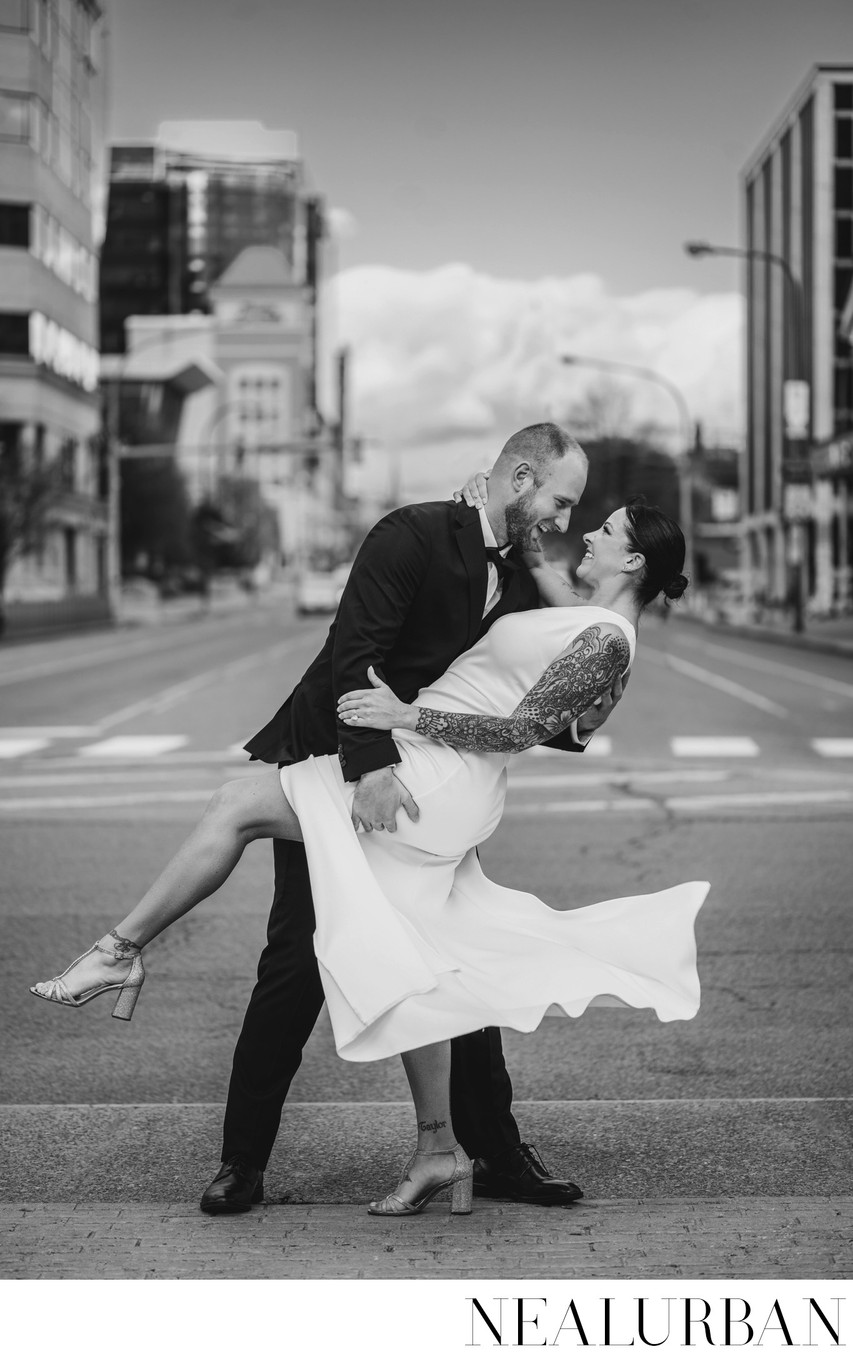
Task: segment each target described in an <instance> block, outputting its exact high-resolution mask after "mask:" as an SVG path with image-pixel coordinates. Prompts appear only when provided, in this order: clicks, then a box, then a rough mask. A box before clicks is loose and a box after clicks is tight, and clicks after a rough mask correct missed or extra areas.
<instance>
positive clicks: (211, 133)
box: [156, 118, 299, 161]
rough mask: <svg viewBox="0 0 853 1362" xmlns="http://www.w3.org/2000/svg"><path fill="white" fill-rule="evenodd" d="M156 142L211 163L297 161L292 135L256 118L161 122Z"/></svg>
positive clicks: (297, 146) (296, 142) (295, 140)
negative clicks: (219, 161) (267, 126)
mask: <svg viewBox="0 0 853 1362" xmlns="http://www.w3.org/2000/svg"><path fill="white" fill-rule="evenodd" d="M156 140H157V142H158V144H159V145H160V146H161V147H164V148H166V149H168V150H169V151H174V152H179V153H180V154H181V155H184V156H203V157H209V158H212V159H215V160H222V161H225V160H235V161H297V160H298V159H299V139H298V137H297V135H296V133H295V132H287V131H284V130H279V129H274V128H266V127H264V125H263V123H259V122H258V121H257V120H256V119H219V118H217V119H188V120H171V121H168V122H165V123H161V124H160V126H159V127H158V129H157V139H156Z"/></svg>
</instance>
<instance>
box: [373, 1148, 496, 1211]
mask: <svg viewBox="0 0 853 1362" xmlns="http://www.w3.org/2000/svg"><path fill="white" fill-rule="evenodd" d="M423 1152H424V1153H426V1152H427V1151H426V1150H425V1151H423ZM429 1152H430V1153H434V1154H453V1155H455V1158H456V1167H455V1168H454V1170H453V1173H452V1175H451V1176H450V1177H449V1178H444V1179H443V1180H442V1181H441V1182H437V1183H435V1184H434V1185H433V1186H432V1187H427V1188H426V1189H425V1190H424V1191H423V1192H421V1195H420V1196H419V1198H418V1200H417V1201H405V1200H404V1199H403V1198H402V1197H401V1196H398V1195H397V1193H396V1192H391V1194H390V1195H389V1196H386V1197H383V1199H382V1200H381V1201H371V1203H370V1205H369V1206H368V1208H367V1214H368V1215H419V1214H420V1212H421V1211H422V1210H423V1209H424V1207H425V1206H428V1205H429V1203H430V1202H431V1201H435V1200H437V1199H438V1200H441V1201H447V1200H449V1201H450V1214H451V1215H470V1214H471V1204H472V1198H473V1193H474V1165H473V1163H472V1162H471V1160H470V1159H469V1158H468V1155H467V1154H466V1153H465V1150H464V1149H463V1148H462V1146H461V1145H460V1144H455V1145H454V1146H453V1148H452V1149H435V1150H430V1151H429ZM416 1157H417V1152H416V1153H415V1154H413V1155H412V1157H411V1159H410V1160H409V1162H408V1163H407V1164H406V1167H405V1168H404V1170H403V1180H404V1181H405V1178H406V1176H407V1174H408V1173H409V1172H410V1170H411V1167H412V1164H413V1163H414V1161H415V1158H416Z"/></svg>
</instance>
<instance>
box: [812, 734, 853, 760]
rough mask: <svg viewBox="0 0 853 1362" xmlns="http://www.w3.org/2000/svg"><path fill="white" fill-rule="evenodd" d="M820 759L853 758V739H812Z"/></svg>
mask: <svg viewBox="0 0 853 1362" xmlns="http://www.w3.org/2000/svg"><path fill="white" fill-rule="evenodd" d="M812 747H813V748H814V750H815V751H816V752H817V754H818V756H819V757H853V738H812Z"/></svg>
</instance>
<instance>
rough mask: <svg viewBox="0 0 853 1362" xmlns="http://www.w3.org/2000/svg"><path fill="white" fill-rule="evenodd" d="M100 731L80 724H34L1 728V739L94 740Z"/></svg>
mask: <svg viewBox="0 0 853 1362" xmlns="http://www.w3.org/2000/svg"><path fill="white" fill-rule="evenodd" d="M97 733H98V730H97V729H96V728H91V727H88V726H84V725H80V724H47V725H45V724H32V725H30V726H29V727H27V726H26V725H24V726H22V727H21V728H0V738H94V737H96V736H97Z"/></svg>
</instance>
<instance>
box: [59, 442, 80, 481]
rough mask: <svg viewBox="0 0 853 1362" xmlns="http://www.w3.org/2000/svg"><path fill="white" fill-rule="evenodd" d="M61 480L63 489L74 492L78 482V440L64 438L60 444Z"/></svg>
mask: <svg viewBox="0 0 853 1362" xmlns="http://www.w3.org/2000/svg"><path fill="white" fill-rule="evenodd" d="M57 462H58V464H59V481H60V484H61V486H62V489H63V491H65V492H73V491H74V484H75V482H76V472H77V467H76V466H77V442H76V440H73V439H67V440H63V441H62V444H61V445H60V446H59V456H58V459H57Z"/></svg>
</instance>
